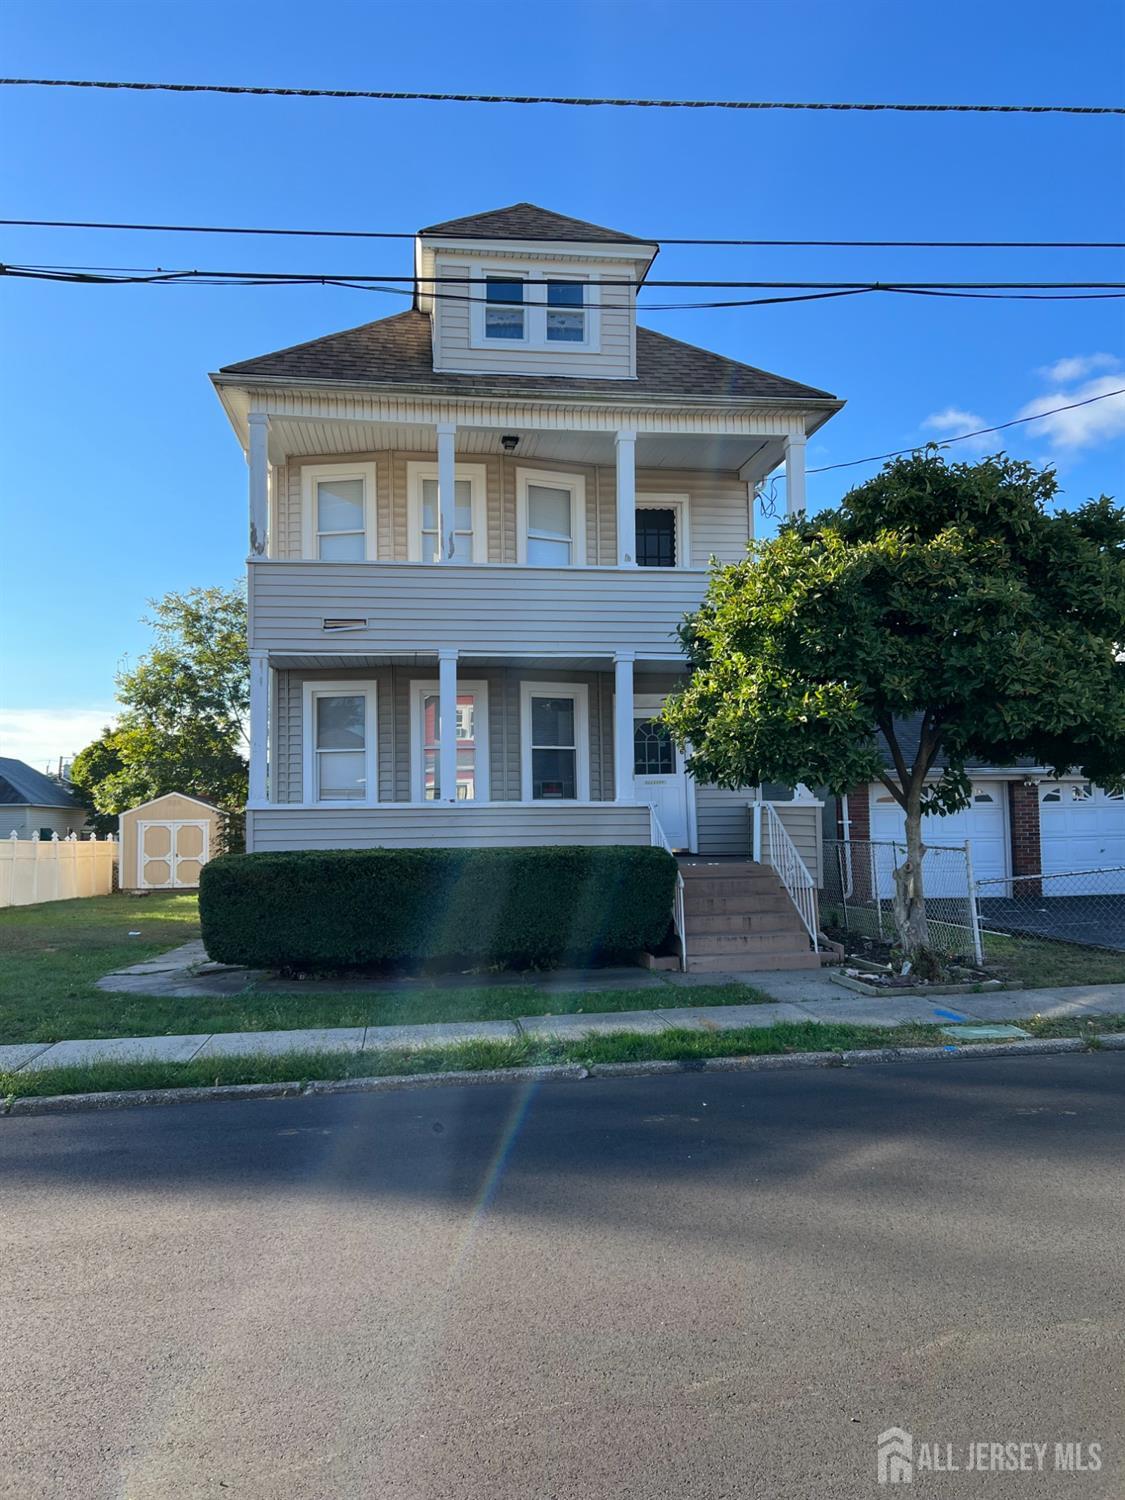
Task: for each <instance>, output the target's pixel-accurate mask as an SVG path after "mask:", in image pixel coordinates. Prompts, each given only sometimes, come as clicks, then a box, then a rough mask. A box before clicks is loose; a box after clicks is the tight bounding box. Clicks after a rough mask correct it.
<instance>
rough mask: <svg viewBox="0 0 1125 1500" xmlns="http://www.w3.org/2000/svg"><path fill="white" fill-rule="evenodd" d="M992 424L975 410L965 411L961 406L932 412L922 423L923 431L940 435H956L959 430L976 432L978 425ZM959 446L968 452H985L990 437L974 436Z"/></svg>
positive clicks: (986, 425)
mask: <svg viewBox="0 0 1125 1500" xmlns="http://www.w3.org/2000/svg"><path fill="white" fill-rule="evenodd" d="M990 425H991V424H990V423H989V422H988V421H986V419H985V418H984V417H981V416H978V415H977V413H976V412H975V411H965V410H963V409H962V408H961V407H959V406H947V407H946V408H945V410H944V411H935V412H931V413H930V415H929V416H928V417H927V418H926V419H925V421H924V422H922V424H921V426H922V429H923V431H925V432H936V433H937V434H938V436H939V437H955V436H956V435H957V434H958V433H959V432H975V431H976V430H977V428H978V427H988V426H990ZM957 446H958V447H959V448H962V449H963V450H964V451H965V452H966V453H974V452H976V453H983V452H984V451H985V449H986V448H987V447H988V438H987V437H978V438H972V439H970V440H969V442H967V443H959V444H958V445H957Z"/></svg>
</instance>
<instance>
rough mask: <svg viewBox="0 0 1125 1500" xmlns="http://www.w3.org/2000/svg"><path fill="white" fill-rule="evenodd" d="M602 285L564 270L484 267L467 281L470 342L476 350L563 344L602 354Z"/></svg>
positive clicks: (554, 346)
mask: <svg viewBox="0 0 1125 1500" xmlns="http://www.w3.org/2000/svg"><path fill="white" fill-rule="evenodd" d="M600 285H601V283H600V281H599V280H598V279H597V278H596V277H593V276H588V275H584V274H581V273H579V272H577V271H571V270H569V269H568V268H566V267H563V266H560V267H558V268H557V269H549V268H545V267H543V266H536V265H531V264H528V265H521V266H519V267H518V268H513V269H511V270H508V269H505V268H504V267H500V266H497V267H492V268H485V269H484V270H482V271H480V272H479V273H476V274H474V275H473V276H472V278H471V279H470V281H469V282H468V286H469V293H468V296H469V326H470V342H471V344H472V345H473V347H474V348H478V349H483V348H488V347H489V346H490V345H503V344H507V345H509V346H513V345H518V346H519V347H520V348H521V349H534V350H544V351H545V350H550V349H557V348H558V346H559V345H560V344H562V345H567V346H569V347H570V348H572V349H578V350H582V351H584V352H586V353H598V352H599V350H600V343H601V321H600V317H601V315H600V303H601V299H600V297H599V295H598V289H599V287H600ZM623 306H624V305H623Z"/></svg>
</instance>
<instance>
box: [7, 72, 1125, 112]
mask: <svg viewBox="0 0 1125 1500" xmlns="http://www.w3.org/2000/svg"><path fill="white" fill-rule="evenodd" d="M0 86H6V87H32V88H52V89H131V90H134V91H139V92H141V93H167V94H250V95H256V96H259V97H261V96H270V97H273V98H281V99H374V100H379V101H382V102H390V103H402V102H424V103H435V104H559V105H566V106H568V107H575V106H576V107H580V108H600V107H608V108H614V109H733V110H770V109H782V110H827V111H834V112H841V111H844V112H846V111H855V112H859V113H864V114H871V113H893V114H969V115H988V114H1000V115H1125V106H1121V105H1100V104H888V103H881V104H870V103H859V102H856V101H845V102H834V103H828V102H825V101H823V100H816V101H811V102H810V101H805V102H796V101H792V100H780V99H611V98H583V97H576V96H568V95H558V94H442V93H436V92H433V91H430V90H415V91H406V90H398V89H309V88H275V87H266V86H259V85H247V84H229V83H147V82H146V83H141V82H135V81H122V80H120V79H112V80H110V79H100V78H97V79H96V78H0Z"/></svg>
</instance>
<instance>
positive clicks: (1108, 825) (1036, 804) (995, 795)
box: [826, 726, 1125, 894]
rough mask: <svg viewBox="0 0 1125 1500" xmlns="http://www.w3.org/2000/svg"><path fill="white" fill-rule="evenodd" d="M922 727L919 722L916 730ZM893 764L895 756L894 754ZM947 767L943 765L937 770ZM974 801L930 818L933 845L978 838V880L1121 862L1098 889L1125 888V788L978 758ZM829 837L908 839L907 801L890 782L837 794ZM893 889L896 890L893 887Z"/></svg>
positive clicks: (905, 739)
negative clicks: (896, 794) (1108, 787)
mask: <svg viewBox="0 0 1125 1500" xmlns="http://www.w3.org/2000/svg"><path fill="white" fill-rule="evenodd" d="M915 733H916V729H915ZM899 737H900V744H901V745H902V748H903V750H904V753H905V754H906V756H907V759H908V760H913V757H914V753H915V744H914V743H913V742H912V739H911V735H910V732H909V728H907V729H906V730H905V731H904V728H903V726H900V728H899ZM888 769H890V761H889V759H888ZM939 774H940V769H935V771H934V773H933V775H934V777H935V779H936V777H937V776H938V775H939ZM969 776H970V779H971V782H972V802H971V804H970V806H969V807H967V808H964V809H963V810H962V811H961V812H957V813H950V814H948V815H946V816H944V817H942V816H931V817H926V818H923V820H922V837H923V839H924V840H925V842H926V843H928V844H964V843H965V842H966V841H968V842H969V843H970V845H971V853H972V862H973V874H974V876H975V877H976V878H977V879H978V880H986V881H999V880H1008V879H1010V878H1011V877H1012V876H1018V875H1038V874H1040V873H1043V874H1046V875H1061V874H1065V873H1067V872H1068V871H1080V870H1095V869H1117V871H1118V873H1117V874H1116V875H1113V876H1106V877H1105V878H1104V879H1103V880H1102V881H1101V882H1100V883H1099V887H1098V889H1099V890H1100V891H1101V892H1102V893H1103V894H1106V893H1116V894H1125V795H1123V794H1122V793H1120V792H1110V791H1107V790H1106V789H1105V788H1104V787H1099V786H1096V785H1094V784H1092V783H1091V782H1089V781H1085V780H1083V778H1082V777H1080V776H1077V775H1070V776H1064V777H1062V778H1057V777H1054V776H1052V775H1051V773H1050V771H1049V770H1048V769H1047V768H1046V767H1044V766H1036V765H1034V764H1033V763H1032V762H1031V761H1026V762H1024V763H1023V764H1021V765H1017V766H983V765H979V764H974V765H970V767H969ZM827 820H828V823H829V826H830V827H831V824H832V823H834V824H835V826H834V827H831V831H829V829H827V828H826V836H827V837H840V838H843V837H848V838H851V839H856V840H865V839H874V840H876V841H880V840H883V841H885V840H899V841H901V840H903V838H904V837H905V828H904V822H905V820H904V814H903V811H902V808H901V807H900V806H899V804H898V803H897V802H896V801H895V799H894V798H893V797H892V796H891V794H890V792H889V791H888V790H887V789H886V787H885V786H884V785H883V784H882V782H878V781H875V782H871V783H870V784H869V785H867V786H860V787H854V788H853V789H852V790H851V791H850V792H849V793H848V794H847V797H846V798H840V799H835V806H834V807H831V806H830V807H829V809H828V812H827ZM888 894H889V892H888Z"/></svg>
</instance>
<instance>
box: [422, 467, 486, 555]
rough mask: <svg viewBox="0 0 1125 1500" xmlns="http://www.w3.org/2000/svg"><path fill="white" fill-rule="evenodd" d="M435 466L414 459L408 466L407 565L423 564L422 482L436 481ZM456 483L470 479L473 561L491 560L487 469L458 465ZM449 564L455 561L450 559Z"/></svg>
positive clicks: (436, 468) (455, 468)
mask: <svg viewBox="0 0 1125 1500" xmlns="http://www.w3.org/2000/svg"><path fill="white" fill-rule="evenodd" d="M437 477H438V466H437V464H436V463H427V462H425V461H419V462H414V461H413V460H411V462H409V463H408V464H407V465H406V522H407V536H406V557H407V561H408V562H422V561H424V559H423V557H422V481H423V480H424V479H433V480H435V481H436V480H437ZM453 478H454V482H455V483H456V481H457V480H458V479H462V480H464V479H467V480H468V481H469V487H470V498H471V504H472V511H473V555H472V557H471V558H470V562H473V563H483V562H487V561H488V466H487V464H455V465H454V469H453ZM449 561H450V562H453V561H455V559H453V558H450V559H449Z"/></svg>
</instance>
